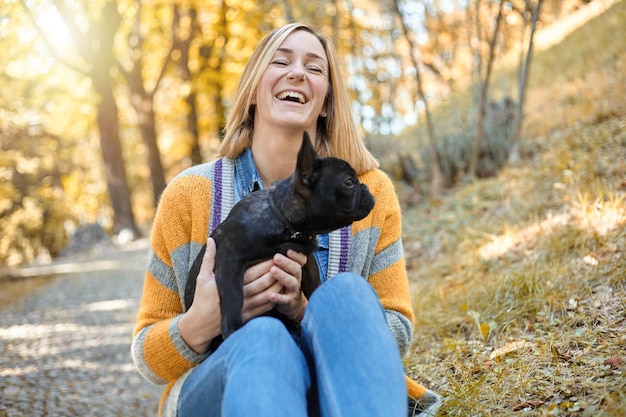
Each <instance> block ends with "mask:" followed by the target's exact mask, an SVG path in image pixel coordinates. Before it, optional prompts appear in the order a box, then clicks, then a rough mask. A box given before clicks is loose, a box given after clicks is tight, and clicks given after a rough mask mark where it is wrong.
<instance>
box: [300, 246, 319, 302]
mask: <svg viewBox="0 0 626 417" xmlns="http://www.w3.org/2000/svg"><path fill="white" fill-rule="evenodd" d="M320 284H321V281H320V271H319V269H318V268H317V262H315V259H314V258H313V256H310V260H309V262H307V263H306V264H305V265H304V267H303V268H302V282H301V283H300V288H301V289H302V292H303V293H304V296H305V297H306V298H309V297H310V296H311V294H313V291H315V290H316V289H317V287H319V286H320Z"/></svg>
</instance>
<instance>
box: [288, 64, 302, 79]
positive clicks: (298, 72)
mask: <svg viewBox="0 0 626 417" xmlns="http://www.w3.org/2000/svg"><path fill="white" fill-rule="evenodd" d="M288 78H289V79H290V80H293V81H304V80H305V79H306V71H304V68H303V67H302V66H301V65H294V66H292V67H291V71H289V74H288Z"/></svg>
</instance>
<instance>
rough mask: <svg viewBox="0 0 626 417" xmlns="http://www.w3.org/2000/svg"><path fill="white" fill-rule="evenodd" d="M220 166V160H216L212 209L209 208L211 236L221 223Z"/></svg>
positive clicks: (221, 162)
mask: <svg viewBox="0 0 626 417" xmlns="http://www.w3.org/2000/svg"><path fill="white" fill-rule="evenodd" d="M222 164H223V160H222V159H218V160H217V161H216V162H215V172H214V173H213V207H212V208H211V225H210V228H211V230H210V231H209V234H212V233H213V231H214V230H215V229H217V226H219V225H220V223H221V222H222Z"/></svg>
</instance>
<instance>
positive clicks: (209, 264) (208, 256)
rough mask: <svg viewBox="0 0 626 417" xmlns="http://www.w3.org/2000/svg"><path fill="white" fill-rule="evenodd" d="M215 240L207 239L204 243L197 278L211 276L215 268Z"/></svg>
mask: <svg viewBox="0 0 626 417" xmlns="http://www.w3.org/2000/svg"><path fill="white" fill-rule="evenodd" d="M215 252H216V248H215V240H213V239H212V238H209V239H208V240H207V242H206V251H205V252H204V256H203V258H202V265H201V266H200V272H199V274H198V275H199V276H212V275H213V270H214V268H215Z"/></svg>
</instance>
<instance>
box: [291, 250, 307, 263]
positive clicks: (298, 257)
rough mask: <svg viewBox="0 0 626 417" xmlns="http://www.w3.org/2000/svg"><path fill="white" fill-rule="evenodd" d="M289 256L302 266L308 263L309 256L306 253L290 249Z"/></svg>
mask: <svg viewBox="0 0 626 417" xmlns="http://www.w3.org/2000/svg"><path fill="white" fill-rule="evenodd" d="M287 257H288V258H289V259H292V260H294V261H296V262H298V263H299V264H300V266H304V265H306V263H307V256H306V255H305V254H304V253H301V252H296V251H295V250H293V249H289V250H288V251H287Z"/></svg>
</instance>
